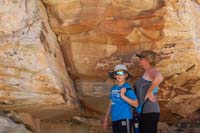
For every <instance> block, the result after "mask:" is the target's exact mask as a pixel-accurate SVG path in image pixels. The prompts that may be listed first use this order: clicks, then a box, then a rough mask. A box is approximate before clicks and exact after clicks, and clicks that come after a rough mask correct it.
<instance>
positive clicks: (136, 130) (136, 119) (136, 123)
mask: <svg viewBox="0 0 200 133" xmlns="http://www.w3.org/2000/svg"><path fill="white" fill-rule="evenodd" d="M139 115H140V114H139V113H137V112H135V113H134V125H133V127H134V133H139Z"/></svg>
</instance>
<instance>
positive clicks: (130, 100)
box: [121, 88, 138, 107]
mask: <svg viewBox="0 0 200 133" xmlns="http://www.w3.org/2000/svg"><path fill="white" fill-rule="evenodd" d="M125 93H126V88H122V89H121V98H122V99H123V100H124V101H126V102H127V103H129V104H130V105H132V106H134V107H137V106H138V100H133V99H131V98H128V97H127V96H126V95H125Z"/></svg>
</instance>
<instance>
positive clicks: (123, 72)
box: [115, 71, 126, 75]
mask: <svg viewBox="0 0 200 133" xmlns="http://www.w3.org/2000/svg"><path fill="white" fill-rule="evenodd" d="M125 74H126V72H125V71H116V72H115V75H125Z"/></svg>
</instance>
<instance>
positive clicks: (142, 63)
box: [139, 58, 148, 68]
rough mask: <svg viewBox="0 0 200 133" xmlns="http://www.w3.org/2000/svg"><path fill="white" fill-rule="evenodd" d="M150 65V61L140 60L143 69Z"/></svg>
mask: <svg viewBox="0 0 200 133" xmlns="http://www.w3.org/2000/svg"><path fill="white" fill-rule="evenodd" d="M147 64H148V61H147V60H146V59H145V58H140V61H139V65H140V66H141V67H142V68H145V66H146V65H147Z"/></svg>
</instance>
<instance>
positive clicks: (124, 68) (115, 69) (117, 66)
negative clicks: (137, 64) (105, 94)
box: [114, 64, 128, 72]
mask: <svg viewBox="0 0 200 133" xmlns="http://www.w3.org/2000/svg"><path fill="white" fill-rule="evenodd" d="M118 70H125V71H127V72H128V69H127V67H126V66H125V65H123V64H119V65H116V66H115V68H114V71H118Z"/></svg>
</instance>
